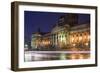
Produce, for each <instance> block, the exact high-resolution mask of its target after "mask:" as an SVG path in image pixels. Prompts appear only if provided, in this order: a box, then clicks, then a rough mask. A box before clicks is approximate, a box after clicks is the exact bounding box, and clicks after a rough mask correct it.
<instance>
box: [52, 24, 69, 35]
mask: <svg viewBox="0 0 100 73" xmlns="http://www.w3.org/2000/svg"><path fill="white" fill-rule="evenodd" d="M69 27H70V26H69V25H68V24H66V25H64V26H58V25H57V26H55V27H54V28H53V29H52V31H51V33H52V34H53V33H57V32H60V31H63V30H68V29H69Z"/></svg>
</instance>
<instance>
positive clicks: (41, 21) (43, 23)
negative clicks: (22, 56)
mask: <svg viewBox="0 0 100 73" xmlns="http://www.w3.org/2000/svg"><path fill="white" fill-rule="evenodd" d="M62 15H67V13H54V12H36V11H24V23H25V24H24V38H25V40H27V41H30V40H31V36H32V33H34V32H37V31H38V29H40V31H41V32H50V31H51V30H52V28H53V26H54V25H55V24H56V23H57V22H58V19H59V17H60V16H62ZM87 21H90V15H89V14H78V23H79V24H81V23H85V22H87Z"/></svg>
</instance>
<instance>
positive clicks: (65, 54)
mask: <svg viewBox="0 0 100 73" xmlns="http://www.w3.org/2000/svg"><path fill="white" fill-rule="evenodd" d="M89 54H90V51H26V52H25V61H47V60H71V59H88V58H89V57H90V55H89Z"/></svg>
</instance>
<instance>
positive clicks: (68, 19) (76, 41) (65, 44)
mask: <svg viewBox="0 0 100 73" xmlns="http://www.w3.org/2000/svg"><path fill="white" fill-rule="evenodd" d="M77 24H78V15H77V14H68V15H67V16H66V15H65V16H61V17H60V18H59V20H58V23H56V24H55V26H54V27H53V28H52V30H51V32H49V33H45V34H42V33H41V32H40V31H39V32H37V33H33V34H32V40H31V47H32V49H34V48H35V49H36V48H49V49H50V48H52V47H53V48H55V49H58V50H61V49H66V50H70V49H72V48H73V47H74V48H79V50H90V26H89V23H85V24H78V25H77ZM80 48H81V49H80ZM82 48H85V49H82Z"/></svg>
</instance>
